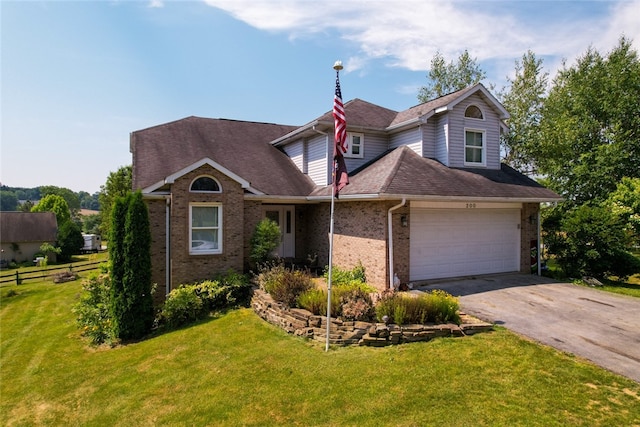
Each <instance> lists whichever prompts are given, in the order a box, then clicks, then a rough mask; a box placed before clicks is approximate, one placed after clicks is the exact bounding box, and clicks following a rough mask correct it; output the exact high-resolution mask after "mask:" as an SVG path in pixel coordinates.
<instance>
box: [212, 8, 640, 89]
mask: <svg viewBox="0 0 640 427" xmlns="http://www.w3.org/2000/svg"><path fill="white" fill-rule="evenodd" d="M205 1H206V3H207V4H209V5H210V6H213V7H216V8H220V9H222V10H225V11H227V12H228V13H230V14H231V15H232V16H234V17H235V18H236V19H239V20H241V21H244V22H246V23H247V24H249V25H251V26H253V27H256V28H258V29H262V30H266V31H273V32H282V33H287V34H288V35H289V37H291V38H296V37H299V36H304V35H309V34H314V33H329V32H335V33H337V34H338V35H339V37H341V38H342V39H344V40H347V41H349V42H351V43H353V45H354V51H357V52H358V54H357V55H354V56H352V57H351V58H349V60H348V61H347V62H346V68H345V71H351V72H353V71H357V70H358V69H361V68H362V67H364V65H365V64H367V63H368V62H369V61H371V60H374V59H378V60H383V61H384V62H385V63H386V64H387V65H388V66H392V67H402V68H406V69H409V70H414V71H417V70H426V69H428V66H429V63H430V61H431V58H432V57H433V56H434V54H435V53H436V52H437V51H440V52H441V53H442V55H443V56H444V58H445V59H446V60H454V59H456V58H457V57H458V56H459V55H460V53H462V51H463V50H464V49H467V50H468V51H469V53H470V54H471V56H472V57H474V58H477V59H478V61H480V62H482V61H489V60H490V61H496V62H497V63H499V64H507V63H508V67H507V68H505V69H504V70H497V71H496V73H497V74H499V73H500V72H502V71H504V73H503V74H502V75H501V77H502V76H504V75H506V74H507V73H508V72H510V71H512V70H513V61H514V60H515V59H519V58H520V57H521V56H522V54H524V53H525V52H526V51H527V50H528V49H531V50H532V51H533V52H534V53H535V54H536V56H538V57H549V58H551V61H550V62H551V63H552V64H551V65H552V67H555V68H554V69H552V73H551V75H552V76H553V75H554V74H555V69H557V67H558V64H559V63H560V59H561V58H566V59H567V60H568V61H569V63H571V62H572V60H573V59H575V57H576V56H577V55H580V54H582V53H583V52H584V51H586V49H587V48H588V47H589V46H591V45H593V46H594V47H596V48H598V49H603V51H608V50H610V49H611V48H612V47H613V46H614V45H615V44H616V42H617V40H618V38H619V37H620V35H621V34H622V33H624V34H625V35H626V36H627V37H629V38H633V39H634V43H635V45H636V46H638V43H640V0H633V1H626V0H623V1H621V2H611V3H607V4H610V5H611V7H609V10H610V13H609V14H608V15H604V16H603V15H598V14H591V15H589V14H588V13H585V12H584V11H585V10H587V11H588V8H589V7H590V4H589V3H580V2H576V3H575V4H572V3H565V4H564V7H563V8H562V9H559V12H554V11H553V10H550V11H549V12H547V9H552V7H553V6H554V3H553V2H544V1H540V2H538V3H539V4H535V3H531V2H526V3H523V4H524V5H528V6H529V9H527V10H525V11H523V10H522V9H521V5H518V4H517V2H509V1H492V2H484V1H455V0H454V1H434V0H396V1H391V0H386V1H377V0H375V1H358V0H342V1H336V0H324V1H320V0H312V1H309V0H231V1H230V0H205ZM532 4H533V5H534V6H535V7H532V6H531V5H532ZM594 4H596V3H592V5H594ZM602 5H603V3H599V4H598V6H602ZM574 6H575V8H574V9H572V8H573V7H574ZM578 9H580V10H581V11H582V13H580V14H578V13H577V12H576V13H574V12H575V11H577V10H578ZM506 59H509V61H505V60H506ZM545 65H550V64H547V63H546V62H545Z"/></svg>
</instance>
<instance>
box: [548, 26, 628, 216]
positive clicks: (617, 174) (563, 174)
mask: <svg viewBox="0 0 640 427" xmlns="http://www.w3.org/2000/svg"><path fill="white" fill-rule="evenodd" d="M540 131H541V135H540V143H539V147H538V150H537V151H536V152H535V163H536V164H537V165H538V166H539V172H540V173H542V174H544V175H546V176H547V177H548V178H549V183H550V186H551V187H552V188H553V189H554V190H555V191H557V192H559V193H560V194H561V195H563V196H564V197H566V199H567V200H568V201H570V202H571V203H572V204H573V205H582V204H583V203H586V202H594V201H596V202H602V201H604V200H606V199H607V198H608V196H609V194H610V193H612V192H613V191H615V189H616V186H617V184H618V183H619V182H620V181H621V180H622V179H623V178H624V177H629V178H638V177H640V167H638V165H640V61H639V60H638V55H637V52H636V51H634V50H633V49H632V47H631V42H630V41H629V40H627V39H625V38H624V37H623V38H621V39H620V41H619V44H618V45H617V46H616V47H615V48H614V49H613V50H612V51H611V52H610V53H609V55H608V56H606V57H603V56H602V55H600V53H598V52H597V51H596V50H595V49H593V48H589V49H588V51H587V52H586V53H585V54H584V55H583V56H582V57H580V58H579V59H578V61H577V64H576V65H575V66H572V67H566V66H565V68H564V69H562V70H561V71H560V72H559V73H558V75H557V77H556V78H555V79H554V81H553V87H552V89H551V91H550V92H549V96H548V97H547V99H546V101H545V103H544V108H543V114H542V120H541V123H540Z"/></svg>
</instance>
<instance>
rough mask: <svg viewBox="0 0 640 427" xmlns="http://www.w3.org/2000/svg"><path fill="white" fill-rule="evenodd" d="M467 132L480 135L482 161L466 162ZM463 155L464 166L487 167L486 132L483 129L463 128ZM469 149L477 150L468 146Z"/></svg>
mask: <svg viewBox="0 0 640 427" xmlns="http://www.w3.org/2000/svg"><path fill="white" fill-rule="evenodd" d="M467 132H474V133H480V134H482V148H481V150H482V161H480V162H468V161H467ZM462 140H463V147H464V148H463V153H462V155H463V156H464V165H465V166H487V131H486V130H485V129H474V128H464V135H463V138H462ZM470 148H475V149H477V148H478V147H477V146H470Z"/></svg>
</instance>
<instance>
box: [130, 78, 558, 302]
mask: <svg viewBox="0 0 640 427" xmlns="http://www.w3.org/2000/svg"><path fill="white" fill-rule="evenodd" d="M345 112H346V117H347V131H348V152H347V153H346V154H345V160H346V165H347V169H348V171H349V176H350V184H349V185H348V186H346V187H345V188H344V189H343V190H342V191H341V192H340V195H339V198H338V199H337V200H335V203H334V240H333V262H334V265H337V266H340V267H343V268H352V267H353V266H354V265H356V264H357V263H358V262H361V263H362V264H363V266H364V267H365V271H366V274H367V279H368V281H369V282H370V283H371V284H372V285H374V286H376V287H378V288H379V289H384V288H385V287H389V286H390V285H391V284H392V283H393V278H394V275H397V276H398V278H399V279H400V280H401V282H404V283H408V282H424V281H428V280H432V279H440V278H448V277H460V276H470V275H480V274H490V273H501V272H527V273H529V272H531V270H532V263H533V266H534V269H535V264H536V259H535V257H533V258H532V249H533V252H534V255H535V250H536V248H537V247H538V234H539V229H538V222H539V220H538V212H539V207H540V203H542V202H552V201H557V200H559V199H560V197H559V196H558V195H557V194H555V193H554V192H552V191H550V190H548V189H546V188H544V187H542V186H540V185H539V184H537V183H536V182H535V181H533V180H531V179H529V178H527V177H526V176H524V175H522V174H520V173H519V172H517V171H515V170H514V169H512V168H510V167H509V166H507V165H504V164H501V163H500V144H499V139H500V134H501V132H503V131H504V130H505V129H506V125H505V120H506V119H507V118H508V117H509V115H508V113H507V111H505V109H504V107H503V106H502V105H501V104H500V103H499V102H498V101H497V100H496V99H495V98H494V97H493V96H492V95H491V94H490V93H489V91H488V90H487V89H486V88H485V87H484V86H482V85H481V84H477V85H474V86H471V87H468V88H466V89H463V90H460V91H457V92H454V93H451V94H449V95H446V96H443V97H440V98H437V99H435V100H433V101H430V102H427V103H423V104H420V105H417V106H415V107H412V108H409V109H407V110H405V111H401V112H397V111H393V110H390V109H387V108H384V107H380V106H377V105H374V104H371V103H369V102H366V101H363V100H360V99H354V100H351V101H349V102H347V103H346V104H345ZM333 126H334V121H333V117H332V114H331V112H327V113H325V114H324V115H322V116H320V117H318V118H317V119H315V120H313V121H311V122H309V123H307V124H306V125H304V126H285V125H277V124H271V123H255V122H245V121H234V120H226V119H207V118H199V117H187V118H184V119H181V120H178V121H174V122H171V123H166V124H163V125H159V126H155V127H151V128H148V129H144V130H139V131H136V132H133V133H132V134H131V138H130V149H131V153H132V156H133V187H134V189H136V190H137V189H140V190H141V191H142V193H143V195H144V197H145V200H146V201H147V204H148V206H149V212H150V222H151V233H152V259H153V272H154V275H155V276H154V278H153V280H154V281H155V282H156V283H158V285H159V286H160V287H162V286H163V285H164V286H165V290H166V291H167V292H168V291H169V290H170V289H172V288H175V287H176V286H178V285H180V284H182V283H188V282H192V281H197V280H201V279H205V278H210V277H212V276H214V275H215V274H218V273H222V272H225V271H226V270H228V269H230V268H231V269H235V270H237V271H240V270H246V269H247V268H248V258H249V253H250V239H251V235H252V233H253V231H254V229H255V226H256V225H257V223H258V222H259V221H260V220H261V219H262V218H265V217H267V218H271V219H273V220H274V221H276V222H277V223H278V224H279V225H280V229H281V234H282V239H281V243H280V246H279V248H278V254H279V255H280V256H281V257H284V258H291V259H304V258H306V257H307V256H308V255H310V254H313V255H317V256H318V260H319V263H320V265H326V264H327V263H328V255H329V230H330V228H329V227H330V216H331V199H332V198H331V191H332V187H331V185H330V183H331V170H330V169H331V167H330V166H331V163H332V159H331V157H332V152H333V144H334V141H333Z"/></svg>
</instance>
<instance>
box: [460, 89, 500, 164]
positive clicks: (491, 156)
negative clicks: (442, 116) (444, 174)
mask: <svg viewBox="0 0 640 427" xmlns="http://www.w3.org/2000/svg"><path fill="white" fill-rule="evenodd" d="M472 104H473V105H476V106H477V107H478V108H480V110H482V114H483V115H484V119H483V120H480V119H471V118H466V117H464V111H465V110H466V108H467V107H468V106H469V105H472ZM449 120H450V122H449V123H450V126H449V129H450V132H449V162H450V163H449V165H448V166H451V167H464V130H465V128H473V129H479V130H480V129H481V130H484V131H485V132H486V133H485V150H486V153H485V155H486V167H487V169H500V119H499V118H498V115H497V114H496V113H495V111H494V110H493V109H491V108H490V107H489V105H487V104H486V103H485V102H484V101H483V100H482V98H481V97H480V96H479V95H477V94H475V95H472V96H470V97H469V98H467V99H465V100H464V101H462V102H460V103H459V104H458V105H456V106H455V108H454V109H453V111H451V112H450V113H449Z"/></svg>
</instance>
